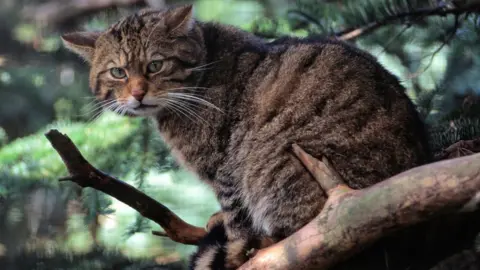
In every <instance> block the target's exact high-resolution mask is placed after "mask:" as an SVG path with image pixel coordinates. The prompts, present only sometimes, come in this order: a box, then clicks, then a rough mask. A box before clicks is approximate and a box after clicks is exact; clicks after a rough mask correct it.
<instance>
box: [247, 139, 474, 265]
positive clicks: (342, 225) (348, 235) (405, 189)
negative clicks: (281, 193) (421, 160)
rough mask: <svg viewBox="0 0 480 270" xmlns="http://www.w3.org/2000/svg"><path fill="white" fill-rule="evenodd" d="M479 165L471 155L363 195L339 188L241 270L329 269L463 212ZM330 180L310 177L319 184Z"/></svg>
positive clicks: (316, 167)
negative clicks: (391, 236) (394, 236)
mask: <svg viewBox="0 0 480 270" xmlns="http://www.w3.org/2000/svg"><path fill="white" fill-rule="evenodd" d="M295 152H296V154H297V155H299V157H300V159H301V160H303V159H305V158H306V159H309V161H307V162H303V163H304V164H305V166H306V167H307V168H309V170H310V171H311V172H319V171H325V169H327V170H331V169H330V168H329V167H328V166H324V165H321V162H319V161H316V160H314V159H313V158H312V157H311V156H309V155H308V154H306V153H304V152H303V150H301V149H300V148H297V149H296V150H295ZM302 157H303V158H302ZM479 165H480V154H475V155H471V156H467V157H462V158H456V159H451V160H445V161H440V162H436V163H433V164H429V165H425V166H420V167H417V168H413V169H411V170H408V171H406V172H404V173H401V174H398V175H396V176H394V177H392V178H390V179H387V180H385V181H383V182H380V183H378V184H376V185H373V186H371V187H369V188H366V189H362V190H352V189H349V188H345V186H344V185H342V184H338V183H340V182H337V185H336V186H334V187H333V189H331V190H330V192H329V198H328V200H327V202H326V204H325V206H324V208H323V210H322V212H321V213H320V214H319V215H318V216H317V217H316V218H315V219H314V220H312V221H311V222H310V223H308V224H307V225H305V226H304V227H303V228H302V229H300V230H299V231H297V232H296V233H294V234H293V235H291V236H289V237H287V238H286V239H284V240H283V241H281V242H279V243H276V244H275V245H272V246H270V247H268V248H265V249H262V250H260V251H258V252H257V253H256V255H255V256H254V257H253V258H252V259H250V260H249V261H248V262H247V263H246V264H244V265H243V266H242V267H241V268H240V269H243V270H245V269H256V270H258V269H298V268H300V269H304V268H309V269H310V268H312V269H328V268H329V267H331V266H333V265H334V264H335V263H337V262H339V261H342V260H346V259H348V258H349V257H350V256H352V255H354V254H355V253H357V252H359V251H360V250H361V249H363V248H365V247H366V246H368V245H370V244H372V243H373V242H374V241H376V240H378V239H380V238H381V237H383V236H385V235H386V234H388V233H391V232H393V231H395V230H397V229H400V228H403V227H407V226H411V225H414V224H416V223H419V222H421V221H425V220H428V219H430V218H432V216H434V215H438V214H440V213H445V212H448V211H449V210H450V211H451V210H459V209H461V207H462V206H463V205H465V204H466V203H467V202H469V201H470V200H471V199H474V198H475V196H476V194H477V192H479V191H480V166H479ZM334 174H336V173H335V172H333V171H330V172H326V173H313V175H314V176H315V177H316V179H317V180H318V181H319V182H320V183H323V182H325V180H324V175H334ZM322 185H323V184H322Z"/></svg>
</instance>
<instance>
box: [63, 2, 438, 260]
mask: <svg viewBox="0 0 480 270" xmlns="http://www.w3.org/2000/svg"><path fill="white" fill-rule="evenodd" d="M62 39H63V41H64V44H65V46H66V47H67V48H69V49H71V50H72V51H73V52H75V53H77V54H78V55H80V56H82V57H83V58H84V59H85V60H86V61H87V62H88V63H89V64H90V67H91V68H90V87H91V89H92V91H93V93H94V95H95V96H96V97H97V99H98V100H100V101H104V102H106V104H110V106H109V108H110V109H113V110H115V111H117V112H119V113H121V114H123V115H128V116H132V117H145V116H148V117H152V118H154V119H155V121H156V123H157V125H158V130H159V133H160V135H161V136H162V138H163V139H164V141H165V143H167V144H168V145H169V146H170V147H171V149H172V154H173V155H174V156H175V157H176V159H177V160H178V161H179V162H180V163H181V164H182V165H183V166H184V167H185V168H188V169H189V170H191V171H193V172H195V173H196V174H197V175H198V177H199V178H200V179H202V180H203V181H204V182H205V183H207V184H208V185H210V186H211V187H212V189H213V190H214V192H215V194H216V196H217V198H218V200H219V202H220V205H221V208H222V220H223V225H222V226H224V227H222V228H221V229H222V230H223V229H224V230H225V236H226V238H225V239H226V240H225V241H227V244H226V245H225V248H226V249H227V252H226V255H225V256H226V257H225V258H223V260H224V262H222V263H221V264H223V265H224V267H225V268H236V267H238V266H239V265H241V264H242V263H243V262H244V261H245V260H246V259H247V258H246V256H244V253H245V250H246V249H248V246H249V243H251V242H252V241H250V240H252V239H258V238H261V237H268V238H271V239H274V241H279V240H281V239H283V238H285V237H286V236H288V235H290V234H292V233H293V232H295V231H296V230H298V229H299V228H301V227H302V226H303V225H305V224H306V223H307V222H309V221H310V220H311V219H312V218H313V217H315V216H316V215H317V214H318V213H319V211H320V210H321V208H322V206H323V204H324V202H325V195H324V194H323V192H322V190H321V188H320V186H319V185H318V183H317V182H316V181H315V180H314V179H313V178H312V176H311V175H310V174H309V173H308V172H307V170H306V169H305V168H304V166H303V165H302V164H301V163H300V162H299V161H298V159H297V158H296V157H295V156H294V154H293V152H292V151H291V145H292V143H297V144H298V145H299V146H300V147H302V148H303V149H304V150H305V151H307V152H308V153H309V154H311V155H313V156H314V157H317V158H319V157H321V156H325V157H327V158H328V159H329V160H330V161H331V162H332V164H333V166H334V167H335V169H336V170H337V171H338V172H339V174H340V175H341V176H342V177H343V178H344V179H345V181H346V182H347V184H348V185H349V186H350V187H352V188H364V187H367V186H370V185H372V184H375V183H377V182H379V181H382V180H384V179H386V178H388V177H389V176H392V175H395V174H398V173H400V172H402V171H404V170H407V169H409V168H412V167H416V166H419V165H422V164H425V163H427V162H428V161H429V160H430V158H431V157H430V154H429V153H430V151H429V149H428V143H427V136H426V132H425V129H424V125H423V123H422V121H421V119H420V118H419V115H418V113H417V111H416V109H415V107H414V105H413V103H412V102H411V101H410V100H409V98H408V97H407V95H406V94H405V89H404V88H403V87H402V86H401V85H400V83H399V81H398V80H397V78H396V77H395V76H393V75H392V74H391V73H389V72H388V71H387V70H385V69H384V68H383V67H382V66H381V65H380V64H379V63H378V62H377V61H376V60H375V59H374V58H373V57H372V56H371V55H369V54H368V53H366V52H363V51H361V50H359V49H357V48H355V47H353V46H350V45H348V44H346V43H343V42H340V41H334V40H314V39H295V38H287V39H283V40H279V41H274V42H268V41H266V40H264V39H261V38H259V37H256V36H254V35H252V34H250V33H248V32H245V31H242V30H240V29H237V28H235V27H232V26H227V25H222V24H218V23H213V22H199V21H197V20H195V19H194V18H193V11H192V6H191V5H186V6H179V7H175V8H173V7H172V8H168V9H164V10H143V11H140V12H137V13H135V14H133V15H130V16H128V17H126V18H124V19H122V20H120V21H119V22H117V23H116V24H114V25H112V26H111V27H110V28H109V29H107V30H105V31H103V32H74V33H69V34H64V35H62ZM109 102H110V103H109ZM212 231H215V230H212ZM214 252H215V251H214ZM194 257H195V256H194ZM204 262H205V261H204ZM211 263H212V262H206V263H204V267H206V268H207V269H208V268H209V267H212V266H211ZM192 267H193V268H196V267H197V264H196V262H195V260H194V261H193V262H192ZM199 268H201V267H197V268H196V269H199Z"/></svg>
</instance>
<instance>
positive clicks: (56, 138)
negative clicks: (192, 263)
mask: <svg viewBox="0 0 480 270" xmlns="http://www.w3.org/2000/svg"><path fill="white" fill-rule="evenodd" d="M45 136H46V137H47V139H48V140H49V141H50V143H51V144H52V146H53V148H55V150H56V151H57V152H58V154H59V155H60V157H61V158H62V160H63V162H64V163H65V165H66V167H67V169H68V171H69V173H70V176H68V177H63V178H61V179H60V180H61V181H72V182H75V183H77V184H78V185H80V186H81V187H83V188H85V187H91V188H94V189H96V190H100V191H102V192H104V193H105V194H108V195H110V196H112V197H115V198H116V199H118V200H120V201H122V202H123V203H125V204H127V205H129V206H130V207H132V208H134V209H135V210H137V211H138V212H139V213H140V214H141V215H142V216H144V217H146V218H148V219H150V220H152V221H154V222H156V223H157V224H158V225H160V226H161V227H162V228H163V229H164V230H165V233H164V234H162V233H159V234H161V235H162V236H164V235H166V236H168V237H169V238H170V239H172V240H173V241H175V242H179V243H183V244H188V245H195V244H197V243H198V241H199V240H200V239H201V238H202V237H203V236H205V234H206V231H205V230H204V229H203V228H200V227H196V226H193V225H190V224H188V223H186V222H185V221H183V220H182V219H181V218H180V217H178V216H177V215H175V213H173V212H172V211H171V210H170V209H168V208H167V207H166V206H164V205H163V204H161V203H159V202H157V201H156V200H154V199H152V198H150V197H149V196H147V195H146V194H144V193H143V192H141V191H139V190H137V189H135V188H134V187H132V186H130V185H128V184H127V183H125V182H123V181H120V180H118V179H116V178H114V177H112V176H109V175H107V174H105V173H103V172H102V171H100V170H98V169H96V168H95V167H93V166H92V165H91V164H90V163H88V161H87V160H86V159H85V158H84V157H83V156H82V154H81V153H80V151H79V150H78V148H77V147H76V146H75V144H73V142H72V141H71V140H70V138H68V136H66V135H63V134H61V133H60V132H58V131H57V130H55V129H52V130H50V131H48V132H47V133H46V134H45Z"/></svg>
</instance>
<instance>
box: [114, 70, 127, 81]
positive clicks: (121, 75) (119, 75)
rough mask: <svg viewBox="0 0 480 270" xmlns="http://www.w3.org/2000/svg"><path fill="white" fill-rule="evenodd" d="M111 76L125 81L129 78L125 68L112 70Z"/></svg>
mask: <svg viewBox="0 0 480 270" xmlns="http://www.w3.org/2000/svg"><path fill="white" fill-rule="evenodd" d="M110 74H112V76H113V77H114V78H116V79H123V78H125V77H127V73H126V72H125V70H124V69H123V68H117V67H114V68H111V69H110Z"/></svg>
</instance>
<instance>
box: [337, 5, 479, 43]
mask: <svg viewBox="0 0 480 270" xmlns="http://www.w3.org/2000/svg"><path fill="white" fill-rule="evenodd" d="M478 12H480V3H479V1H472V2H471V3H469V4H465V5H462V6H459V7H451V8H447V7H443V6H439V7H435V8H423V9H417V10H413V11H408V12H401V13H397V14H394V15H391V16H387V17H385V18H383V19H382V20H378V21H374V22H370V23H367V24H365V25H362V26H357V27H351V28H348V29H345V30H343V31H339V32H337V33H335V34H334V36H336V37H337V38H338V39H340V40H354V39H356V38H358V37H360V36H364V35H367V34H369V33H372V32H374V31H375V30H378V29H379V28H381V27H384V26H387V25H390V24H394V23H398V22H407V23H412V22H414V21H416V20H418V19H419V18H425V17H433V16H438V17H444V16H448V15H455V16H459V15H461V14H465V13H478Z"/></svg>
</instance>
